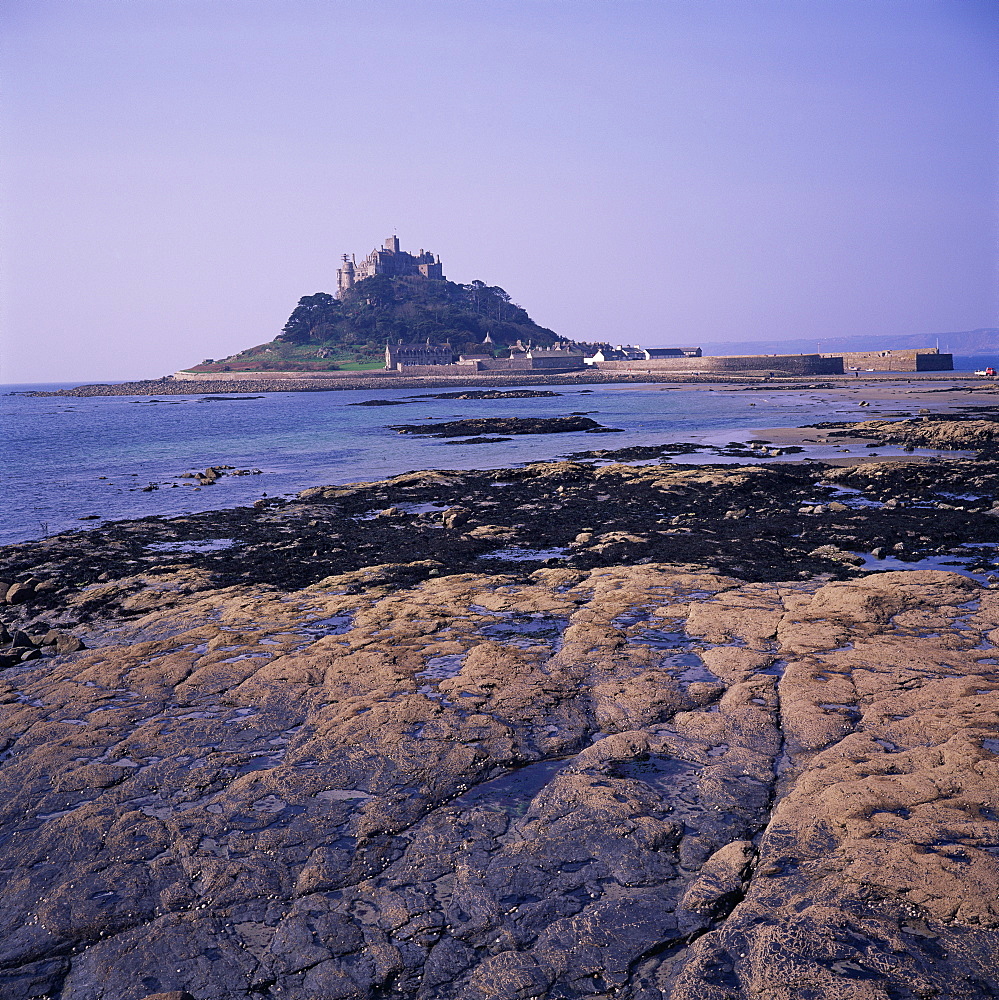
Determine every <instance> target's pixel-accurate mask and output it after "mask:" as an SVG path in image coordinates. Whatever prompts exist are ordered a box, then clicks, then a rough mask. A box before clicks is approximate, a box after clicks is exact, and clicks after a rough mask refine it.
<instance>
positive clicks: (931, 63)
mask: <svg viewBox="0 0 999 1000" xmlns="http://www.w3.org/2000/svg"><path fill="white" fill-rule="evenodd" d="M0 19H2V23H0V29H2V34H3V38H4V41H3V43H2V44H3V49H2V60H3V85H4V90H5V92H6V95H7V96H6V99H5V102H4V106H3V111H2V115H3V120H2V125H3V133H2V134H3V140H2V141H3V145H4V161H5V163H6V166H5V167H3V168H2V172H0V182H2V186H3V192H4V208H3V226H2V231H3V237H4V239H3V243H4V245H3V269H4V285H5V287H6V290H7V294H6V296H5V305H4V307H3V315H2V321H3V337H2V354H0V361H2V369H0V379H2V380H3V381H5V382H18V381H35V380H75V379H92V378H93V379H116V378H117V379H122V378H130V377H155V376H157V375H161V374H165V373H167V372H171V371H174V370H175V369H177V368H180V367H183V366H185V365H188V364H190V363H193V362H196V361H199V360H201V359H202V358H204V357H221V356H224V355H227V354H230V353H233V352H235V351H237V350H239V349H241V348H243V347H247V346H251V345H253V344H258V343H262V342H265V341H267V340H270V339H271V338H272V337H273V336H274V335H275V334H276V333H277V332H278V331H279V330H280V328H281V326H282V325H283V323H284V321H285V319H286V318H287V316H288V314H289V313H290V311H291V309H292V308H293V307H294V305H295V303H296V301H297V300H298V298H299V297H300V296H301V295H305V294H311V293H312V292H315V291H320V290H325V291H332V290H333V288H334V285H335V272H336V266H337V261H338V258H339V255H340V254H341V253H343V252H356V253H358V254H359V255H360V254H362V253H367V252H368V251H369V250H370V249H371V248H372V247H374V246H375V245H376V244H380V243H381V242H382V240H383V239H384V238H385V237H386V236H387V235H389V234H390V233H392V232H397V233H398V234H399V236H400V238H401V240H402V245H403V247H404V248H408V249H413V250H416V249H419V248H421V247H422V248H426V249H429V250H433V251H434V252H436V253H439V254H440V255H441V257H442V259H443V262H444V265H445V267H444V270H445V274H446V275H447V276H448V277H449V278H451V279H452V280H456V281H471V280H472V279H475V278H479V279H482V280H484V281H487V282H489V283H490V284H499V285H502V286H503V287H504V288H506V289H507V291H509V292H510V294H511V295H512V296H513V298H514V299H515V300H516V301H517V302H519V303H520V304H522V305H523V306H525V307H526V308H527V309H528V311H529V312H530V313H531V315H532V316H533V317H534V318H535V319H536V320H537V321H538V322H540V323H542V324H544V325H546V326H550V327H552V328H553V329H555V330H556V331H557V332H559V333H560V334H563V335H565V336H568V337H573V338H576V339H581V340H610V341H613V342H619V341H626V342H641V343H645V344H671V343H683V344H697V343H710V342H711V341H732V340H753V339H773V338H775V337H782V338H789V339H790V338H794V339H797V338H801V337H807V338H810V339H816V340H820V339H822V338H823V337H833V336H845V335H853V334H871V335H878V336H883V337H885V338H886V346H890V343H888V342H890V339H891V337H893V336H896V337H897V336H901V335H910V334H920V333H926V334H927V336H928V337H929V335H931V334H933V333H936V332H939V331H947V330H961V329H972V328H976V327H982V326H995V325H999V319H997V292H996V288H997V282H996V264H997V251H996V246H997V235H999V229H997V150H996V135H997V128H996V126H997V105H996V84H995V65H996V52H997V46H996V36H997V18H996V16H995V14H994V11H993V8H992V7H991V5H990V4H987V3H980V2H978V0H951V2H924V0H862V2H854V0H699V2H693V0H690V2H686V0H684V2H681V0H657V2H651V0H614V2H611V0H600V2H594V0H443V2H434V0H427V2H425V3H419V4H417V3H412V2H405V3H399V2H394V0H381V2H378V3H375V2H366V0H357V2H353V3H341V2H338V0H325V2H313V0H280V2H278V0H239V2H228V0H129V2H128V3H121V2H110V0H105V2H95V0H72V2H59V0H7V3H6V4H5V6H4V9H3V13H2V14H0ZM927 342H928V343H930V342H931V341H930V340H929V339H928V341H927Z"/></svg>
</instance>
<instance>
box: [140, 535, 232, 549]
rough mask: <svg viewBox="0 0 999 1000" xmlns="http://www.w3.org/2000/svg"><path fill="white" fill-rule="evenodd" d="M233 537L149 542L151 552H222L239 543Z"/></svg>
mask: <svg viewBox="0 0 999 1000" xmlns="http://www.w3.org/2000/svg"><path fill="white" fill-rule="evenodd" d="M239 544H240V543H239V542H238V541H236V539H235V538H202V539H200V540H198V539H196V540H192V541H187V542H150V543H149V544H148V545H147V546H146V548H147V549H149V550H150V551H152V552H222V551H224V550H225V549H231V548H232V547H233V546H234V545H239Z"/></svg>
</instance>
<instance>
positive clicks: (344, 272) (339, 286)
mask: <svg viewBox="0 0 999 1000" xmlns="http://www.w3.org/2000/svg"><path fill="white" fill-rule="evenodd" d="M354 276H355V270H354V261H353V260H352V259H351V258H350V257H348V256H347V255H346V254H344V255H343V266H342V267H340V268H339V269H338V270H337V272H336V291H337V296H338V297H340V296H342V295H343V293H344V292H345V291H346V290H347V289H348V288H352V287H353V286H354Z"/></svg>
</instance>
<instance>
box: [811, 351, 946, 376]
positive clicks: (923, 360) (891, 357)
mask: <svg viewBox="0 0 999 1000" xmlns="http://www.w3.org/2000/svg"><path fill="white" fill-rule="evenodd" d="M822 356H823V357H829V355H825V354H823V355H822ZM838 356H839V355H837V357H838ZM843 365H844V367H846V368H848V369H849V368H859V369H860V370H861V371H876V372H952V371H953V370H954V356H953V355H952V354H941V353H940V352H939V351H937V350H936V349H935V348H932V347H929V348H917V349H916V350H911V351H909V350H905V351H847V352H845V353H844V354H843Z"/></svg>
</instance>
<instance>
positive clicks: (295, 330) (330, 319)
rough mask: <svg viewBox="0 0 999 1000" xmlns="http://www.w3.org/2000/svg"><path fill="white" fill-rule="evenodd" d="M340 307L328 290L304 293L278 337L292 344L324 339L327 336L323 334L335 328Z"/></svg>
mask: <svg viewBox="0 0 999 1000" xmlns="http://www.w3.org/2000/svg"><path fill="white" fill-rule="evenodd" d="M339 308H340V303H339V302H337V300H336V299H335V298H333V296H332V295H330V294H329V293H328V292H316V293H315V295H304V296H303V297H302V298H300V299H299V300H298V305H297V306H296V307H295V309H294V311H293V312H292V314H291V316H289V317H288V322H287V323H285V325H284V327H283V329H282V330H281V333H280V334H279V335H278V338H277V339H278V340H286V341H288V342H290V343H292V344H304V343H307V342H308V341H310V340H323V339H325V338H324V337H323V336H322V334H325V333H327V332H329V331H331V330H332V329H333V327H334V323H335V320H336V319H337V318H338V317H337V313H338V312H339ZM317 333H318V334H319V335H318V336H317V335H316V334H317Z"/></svg>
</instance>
